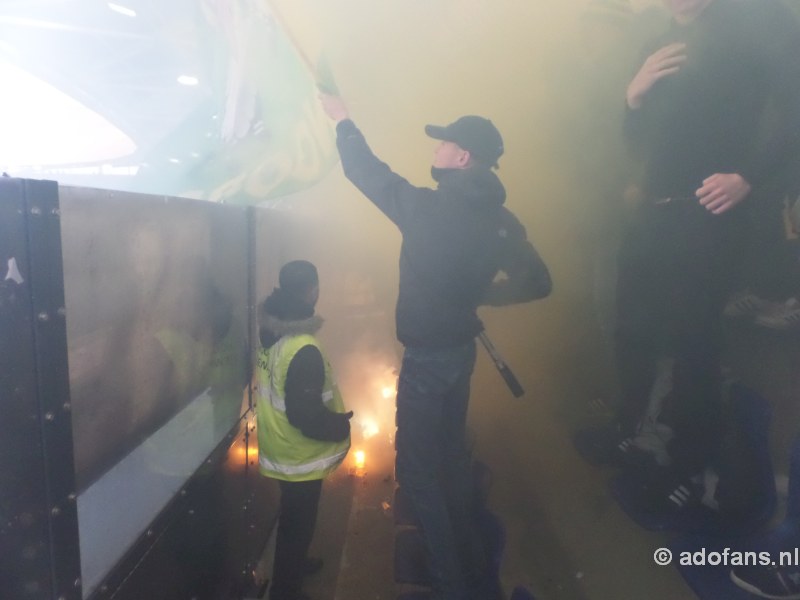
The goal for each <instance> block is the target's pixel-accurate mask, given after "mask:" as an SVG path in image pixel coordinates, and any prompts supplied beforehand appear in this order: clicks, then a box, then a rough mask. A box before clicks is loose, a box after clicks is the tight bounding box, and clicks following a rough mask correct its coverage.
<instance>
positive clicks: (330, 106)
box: [319, 94, 350, 123]
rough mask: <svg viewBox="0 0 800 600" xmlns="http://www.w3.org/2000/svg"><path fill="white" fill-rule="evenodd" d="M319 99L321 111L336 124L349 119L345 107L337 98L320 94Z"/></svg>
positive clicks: (342, 101)
mask: <svg viewBox="0 0 800 600" xmlns="http://www.w3.org/2000/svg"><path fill="white" fill-rule="evenodd" d="M319 99H320V101H321V102H322V109H323V110H324V111H325V114H327V115H328V116H329V117H330V118H331V119H333V120H334V121H336V122H337V123H338V122H339V121H343V120H344V119H349V118H350V114H349V112H348V110H347V105H346V104H345V103H344V100H342V99H341V98H340V97H339V96H333V95H331V94H320V95H319Z"/></svg>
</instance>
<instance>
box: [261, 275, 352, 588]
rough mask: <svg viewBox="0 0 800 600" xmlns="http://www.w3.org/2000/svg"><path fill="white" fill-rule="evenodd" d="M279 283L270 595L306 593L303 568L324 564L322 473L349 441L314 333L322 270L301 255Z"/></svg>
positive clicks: (269, 329)
mask: <svg viewBox="0 0 800 600" xmlns="http://www.w3.org/2000/svg"><path fill="white" fill-rule="evenodd" d="M279 281H280V287H277V288H275V290H273V292H272V294H270V296H269V297H268V298H267V299H266V300H265V301H264V302H263V303H262V304H261V306H260V307H259V337H260V341H261V349H260V350H259V353H258V365H257V367H258V368H257V371H256V387H257V391H258V404H257V414H258V454H259V456H258V462H259V468H260V471H261V473H262V474H263V475H266V476H267V477H272V478H273V479H277V480H278V482H279V484H280V488H281V504H280V515H279V517H278V534H277V539H276V543H275V560H274V565H273V571H272V584H271V586H270V592H269V598H270V600H304V599H306V598H308V596H306V595H305V594H303V593H302V591H301V586H302V582H303V577H304V575H306V574H308V573H309V572H312V571H314V570H317V569H318V568H320V567H321V562H320V561H319V559H309V558H308V556H307V553H308V548H309V545H310V544H311V538H312V537H313V536H314V528H315V526H316V520H317V507H318V505H319V498H320V492H321V491H322V480H323V479H324V478H325V476H327V475H328V474H330V473H332V472H333V471H334V470H335V469H336V468H337V467H338V466H339V465H340V464H341V462H342V461H343V460H344V458H345V456H346V455H347V451H348V450H349V448H350V417H352V416H353V413H352V412H347V413H345V411H344V404H343V402H342V397H341V395H340V393H339V389H338V388H337V387H336V384H335V383H334V381H333V377H332V374H331V368H330V365H329V364H328V361H327V360H325V358H324V357H323V354H322V352H321V348H320V345H319V342H318V341H317V340H316V338H315V337H314V334H315V333H316V332H317V331H318V330H319V328H320V327H321V326H322V319H321V318H320V317H318V316H316V315H315V314H314V306H315V305H316V303H317V298H318V296H319V280H318V277H317V270H316V268H315V267H314V265H313V264H311V263H310V262H307V261H302V260H296V261H292V262H289V263H287V264H285V265H284V266H283V268H282V269H281V271H280V277H279Z"/></svg>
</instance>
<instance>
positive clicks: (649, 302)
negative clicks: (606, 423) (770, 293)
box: [615, 199, 747, 472]
mask: <svg viewBox="0 0 800 600" xmlns="http://www.w3.org/2000/svg"><path fill="white" fill-rule="evenodd" d="M743 216H744V215H741V214H736V210H734V211H732V212H729V213H727V214H723V215H712V214H710V213H708V212H707V211H706V210H705V209H704V208H703V207H702V206H700V205H699V204H698V203H697V202H696V201H693V200H688V199H686V200H675V201H673V202H667V203H661V204H656V203H645V204H644V205H643V206H641V207H640V208H639V210H638V212H637V214H636V215H635V217H634V218H633V220H632V221H631V223H630V224H629V227H628V230H627V231H626V233H625V235H624V237H623V242H622V246H621V248H620V254H619V265H618V280H617V331H616V340H615V343H616V362H617V370H618V379H619V384H620V391H621V402H620V405H619V407H618V413H617V418H618V420H619V421H620V423H621V424H622V427H623V430H624V432H625V433H627V434H628V435H630V434H633V433H634V431H635V429H636V426H637V425H638V423H639V421H640V420H641V418H642V417H643V416H644V413H645V411H646V409H647V404H648V400H649V394H650V389H651V387H652V384H653V381H654V378H655V369H656V363H657V361H658V359H659V358H661V357H670V358H673V359H674V360H675V363H674V364H675V367H674V372H673V390H672V394H671V397H670V402H671V405H670V406H669V407H668V408H669V409H670V412H671V419H669V420H670V421H671V422H670V423H669V424H670V425H672V427H673V429H674V431H675V437H674V439H673V441H672V443H671V445H670V448H669V451H670V455H671V457H672V458H673V461H674V463H675V465H676V467H677V468H678V469H680V470H683V471H686V472H696V471H697V470H699V469H701V468H702V467H704V466H706V465H707V464H708V462H709V460H710V458H711V455H712V453H713V451H714V450H715V449H716V447H717V445H718V443H719V438H720V435H721V411H720V408H721V406H720V404H721V374H720V357H721V352H722V341H723V340H722V308H723V306H724V302H725V300H726V298H727V297H728V296H729V294H730V293H731V291H732V288H733V282H734V281H735V277H734V276H735V273H736V270H737V268H738V264H739V262H740V256H741V248H742V247H743V245H744V239H743V238H744V235H745V228H746V223H747V221H746V219H745V218H743Z"/></svg>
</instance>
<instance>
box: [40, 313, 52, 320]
mask: <svg viewBox="0 0 800 600" xmlns="http://www.w3.org/2000/svg"><path fill="white" fill-rule="evenodd" d="M38 317H39V320H40V321H47V320H48V319H49V318H50V315H48V314H47V313H46V312H40V313H39V315H38Z"/></svg>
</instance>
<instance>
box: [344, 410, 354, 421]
mask: <svg viewBox="0 0 800 600" xmlns="http://www.w3.org/2000/svg"><path fill="white" fill-rule="evenodd" d="M344 418H345V419H347V420H348V421H349V420H350V419H352V418H353V411H352V410H349V411H347V412H346V413H344Z"/></svg>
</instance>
